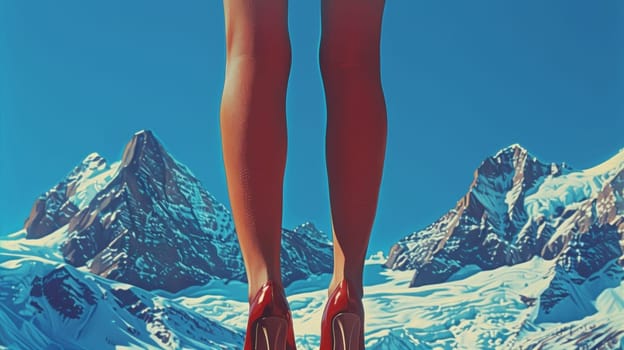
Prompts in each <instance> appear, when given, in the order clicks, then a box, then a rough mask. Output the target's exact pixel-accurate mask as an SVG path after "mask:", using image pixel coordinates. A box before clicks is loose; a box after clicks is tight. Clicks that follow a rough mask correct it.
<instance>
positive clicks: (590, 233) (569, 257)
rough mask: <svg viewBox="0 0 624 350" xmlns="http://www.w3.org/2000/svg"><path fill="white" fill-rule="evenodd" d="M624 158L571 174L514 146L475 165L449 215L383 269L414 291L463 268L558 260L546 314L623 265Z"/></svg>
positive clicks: (400, 247) (395, 250) (403, 245)
mask: <svg viewBox="0 0 624 350" xmlns="http://www.w3.org/2000/svg"><path fill="white" fill-rule="evenodd" d="M623 154H624V153H622V152H620V154H619V155H618V156H616V157H615V158H617V159H615V158H614V159H615V160H610V161H609V164H610V167H602V168H603V169H602V170H601V171H598V170H596V169H590V170H588V171H580V172H572V171H571V169H569V168H568V167H567V166H565V164H561V165H558V164H550V165H547V164H544V163H541V162H539V161H538V160H537V159H536V158H534V157H531V156H530V155H529V153H528V152H527V151H526V150H525V149H523V148H522V147H520V146H519V145H512V146H510V147H508V148H505V149H503V150H501V151H500V152H499V153H498V154H497V155H495V156H494V157H490V158H487V159H486V160H485V161H484V162H483V163H482V164H481V166H480V167H479V168H478V169H477V171H476V172H475V177H474V181H473V182H472V184H471V185H470V188H469V191H468V193H467V194H466V195H465V196H464V197H463V198H462V199H460V200H459V202H458V203H457V205H456V206H455V208H453V209H452V210H451V211H449V212H448V213H447V214H445V215H444V216H442V217H441V218H440V219H439V220H437V221H436V222H434V223H433V224H431V225H430V226H428V227H426V228H425V229H423V230H421V231H418V232H415V233H412V234H411V235H409V236H407V237H405V238H403V239H401V240H400V241H399V242H398V243H396V244H395V245H394V246H393V247H392V248H391V250H390V254H389V258H388V260H387V261H386V263H385V266H386V267H388V268H392V269H399V270H414V275H413V279H412V281H411V283H410V286H411V287H415V286H421V285H425V284H432V283H439V282H444V281H446V280H448V279H449V277H451V276H452V275H453V274H454V273H456V272H458V271H459V270H460V269H461V268H462V267H464V266H468V265H476V266H478V267H479V268H480V269H482V270H490V269H495V268H497V267H500V266H505V265H514V264H517V263H521V262H525V261H528V260H529V259H531V258H532V257H534V256H540V257H543V258H546V259H557V266H558V270H557V271H556V273H555V277H554V279H553V281H552V286H551V287H552V288H550V289H549V290H547V291H546V292H545V293H544V295H543V297H542V304H541V307H542V311H543V312H546V313H547V312H549V311H550V310H551V309H552V307H554V305H556V304H557V303H559V302H560V301H561V300H563V299H565V298H566V297H568V296H569V292H568V291H567V290H570V288H572V289H573V286H570V285H569V284H570V283H572V284H576V285H577V286H580V285H582V284H583V283H585V281H586V280H587V279H588V278H590V276H592V275H593V274H596V273H597V272H598V271H599V270H601V269H602V268H603V267H604V266H605V265H606V264H607V263H609V262H611V261H614V260H618V259H621V257H622V252H623V249H622V246H621V243H620V242H621V240H622V238H623V237H624V200H623V198H624V192H623V187H624V186H623V183H624V156H622V155H623ZM619 158H622V159H621V160H618V159H619ZM597 168H599V167H597ZM571 276H572V277H571ZM562 285H565V286H564V287H562ZM566 288H567V289H566Z"/></svg>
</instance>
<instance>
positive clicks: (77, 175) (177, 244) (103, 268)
mask: <svg viewBox="0 0 624 350" xmlns="http://www.w3.org/2000/svg"><path fill="white" fill-rule="evenodd" d="M35 208H36V210H33V214H32V215H31V218H29V220H28V221H27V225H26V229H27V231H28V230H30V231H28V237H29V238H39V237H43V236H45V235H47V234H49V233H51V232H53V231H55V230H57V229H59V228H63V229H65V230H66V238H65V240H64V241H63V242H62V244H61V246H60V249H61V251H62V253H63V256H64V257H65V260H66V261H67V262H68V263H70V264H71V265H73V266H76V267H79V266H87V267H88V268H89V270H90V271H91V272H93V273H96V274H98V275H100V276H103V277H106V278H109V279H113V280H117V281H121V282H126V283H130V284H133V285H135V286H139V287H141V288H145V289H148V290H152V289H164V290H167V291H172V292H175V291H179V290H181V289H183V288H186V287H189V286H192V285H201V284H205V283H207V282H208V281H210V280H212V279H215V278H216V279H226V280H240V281H246V275H245V269H244V264H243V261H242V256H241V253H240V248H239V245H238V240H237V237H236V232H235V228H234V224H233V222H232V217H231V215H230V212H229V211H228V210H227V209H226V208H225V206H224V205H223V204H221V203H219V202H218V201H217V200H216V199H215V198H214V197H213V196H212V195H211V194H209V193H208V192H207V191H206V190H205V189H204V188H203V187H202V185H201V183H200V182H199V180H197V178H195V177H194V176H193V174H192V173H191V171H190V170H189V169H188V168H186V167H185V166H184V165H182V164H180V163H179V162H177V161H176V160H175V159H174V158H173V157H172V156H171V155H169V154H168V153H167V151H166V150H165V149H164V147H163V146H162V144H161V143H160V142H159V141H158V139H157V138H156V137H155V136H154V135H153V134H152V133H151V132H149V131H141V132H139V133H137V134H135V135H134V137H133V138H132V140H131V141H130V142H129V143H128V145H127V146H126V148H125V150H124V152H123V157H122V159H121V161H120V162H118V163H115V164H114V165H113V166H110V167H109V166H106V164H105V162H104V160H103V158H101V157H99V156H97V155H91V156H89V157H87V159H86V160H85V161H84V162H83V163H82V164H81V165H79V166H78V167H76V169H74V171H73V172H72V173H71V174H70V175H69V176H68V177H67V179H65V180H63V181H62V182H61V183H60V184H58V185H57V186H56V187H54V188H53V189H52V190H50V191H48V193H46V195H44V196H42V198H40V199H38V200H37V203H35ZM37 208H38V209H37ZM63 208H70V209H71V210H69V209H68V210H69V211H68V210H65V209H63ZM323 235H324V234H322V233H321V232H319V231H318V230H317V229H316V228H315V227H314V225H312V224H310V223H306V224H304V225H301V226H300V227H298V228H296V229H295V230H294V231H290V230H283V236H282V237H283V240H282V246H283V249H282V264H283V272H284V279H283V280H284V284H285V285H288V284H290V283H292V282H293V281H295V280H297V279H301V278H307V277H308V276H309V275H310V274H320V273H324V272H331V271H332V259H331V258H330V257H331V253H332V252H331V244H330V243H329V242H328V240H327V239H326V238H323Z"/></svg>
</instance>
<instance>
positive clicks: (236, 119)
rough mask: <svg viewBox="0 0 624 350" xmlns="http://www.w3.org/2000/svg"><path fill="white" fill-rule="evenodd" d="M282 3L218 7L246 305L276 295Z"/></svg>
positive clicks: (225, 122) (284, 38)
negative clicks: (270, 287) (263, 294)
mask: <svg viewBox="0 0 624 350" xmlns="http://www.w3.org/2000/svg"><path fill="white" fill-rule="evenodd" d="M287 5H288V4H287V0H262V1H258V0H224V10H225V27H226V28H225V30H226V53H227V62H226V76H225V85H224V88H223V97H222V100H221V135H222V143H223V159H224V163H225V172H226V177H227V184H228V191H229V196H230V201H231V205H232V214H233V217H234V223H235V226H236V231H237V234H238V240H239V242H240V247H241V251H242V254H243V259H244V261H245V268H246V272H247V277H248V280H249V300H250V301H251V299H252V298H253V296H254V295H255V293H256V292H257V291H258V289H259V288H260V287H261V286H262V284H263V283H264V282H266V281H267V280H269V279H270V280H273V281H274V282H276V283H277V284H278V285H279V286H280V287H281V283H282V280H281V271H280V242H281V224H282V187H283V178H284V168H285V163H286V146H287V133H286V107H285V105H286V87H287V83H288V76H289V74H290V64H291V47H290V38H289V34H288V15H287Z"/></svg>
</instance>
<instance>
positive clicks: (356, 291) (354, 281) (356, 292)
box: [327, 274, 364, 299]
mask: <svg viewBox="0 0 624 350" xmlns="http://www.w3.org/2000/svg"><path fill="white" fill-rule="evenodd" d="M356 277H357V276H355V277H349V276H344V275H342V276H337V275H336V274H334V276H333V278H332V280H331V281H330V282H329V287H328V288H327V296H328V297H329V296H331V294H332V293H333V292H334V290H336V288H338V285H339V284H340V282H342V281H343V280H344V279H346V280H347V281H348V283H349V286H350V287H351V293H352V294H353V295H352V297H356V298H357V299H362V298H363V296H364V288H363V285H362V278H361V277H360V278H356Z"/></svg>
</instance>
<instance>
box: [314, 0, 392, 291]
mask: <svg viewBox="0 0 624 350" xmlns="http://www.w3.org/2000/svg"><path fill="white" fill-rule="evenodd" d="M321 8H322V16H323V19H322V23H323V24H322V25H323V28H322V37H321V47H320V52H319V59H320V65H321V72H322V74H323V82H324V86H325V94H326V98H327V135H326V152H327V154H326V157H327V172H328V180H329V190H330V199H331V212H332V226H333V239H334V276H333V279H332V281H331V283H330V286H329V290H328V294H331V292H332V291H333V290H334V289H335V287H336V286H337V285H338V283H340V281H341V280H342V279H343V278H347V279H348V280H349V281H350V282H352V283H353V286H354V287H355V288H356V289H357V293H359V297H362V294H363V288H362V272H363V266H364V260H365V258H366V256H365V255H366V250H367V248H368V242H369V238H370V232H371V229H372V225H373V221H374V218H375V214H376V209H377V200H378V195H379V186H380V184H381V178H382V172H383V165H384V158H385V149H386V129H387V126H386V123H387V122H386V104H385V98H384V94H383V90H382V87H381V76H380V57H379V45H380V36H381V21H382V16H383V9H384V0H322V3H321Z"/></svg>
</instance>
